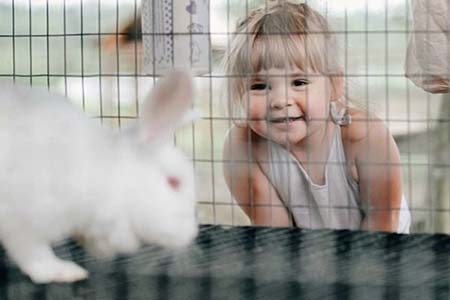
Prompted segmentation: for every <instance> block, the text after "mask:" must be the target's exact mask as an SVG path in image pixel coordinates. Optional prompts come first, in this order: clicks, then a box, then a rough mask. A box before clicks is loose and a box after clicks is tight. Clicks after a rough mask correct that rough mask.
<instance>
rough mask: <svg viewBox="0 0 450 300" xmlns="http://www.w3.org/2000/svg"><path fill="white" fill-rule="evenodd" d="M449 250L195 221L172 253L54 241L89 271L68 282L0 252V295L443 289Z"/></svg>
mask: <svg viewBox="0 0 450 300" xmlns="http://www.w3.org/2000/svg"><path fill="white" fill-rule="evenodd" d="M449 251H450V237H449V236H446V235H426V234H424V235H396V234H382V233H367V232H361V231H356V232H350V231H346V230H344V231H331V230H317V231H310V230H298V229H275V228H258V227H233V228H224V227H221V226H206V225H204V226H202V227H201V233H200V236H199V237H198V239H197V240H196V242H195V244H193V245H192V246H191V247H189V248H188V249H186V250H185V251H182V252H181V253H178V254H177V255H174V254H173V253H169V252H167V251H165V250H163V249H161V248H157V247H146V248H144V249H142V250H141V251H139V252H138V253H137V254H136V255H133V256H123V257H119V258H117V259H114V260H98V259H94V258H92V257H91V256H89V255H87V254H86V253H85V252H83V251H82V250H81V249H80V248H79V247H77V246H76V245H75V244H73V243H64V244H62V245H60V246H58V247H57V253H58V255H60V256H61V257H65V258H71V259H74V260H75V261H76V262H77V263H80V264H81V265H83V266H85V267H86V268H87V269H88V270H89V271H90V277H89V279H88V280H86V281H83V282H80V283H76V284H51V285H41V286H37V285H33V284H31V282H30V281H29V279H28V278H27V277H25V276H24V275H22V274H21V273H20V272H19V271H18V270H17V268H16V267H14V266H12V265H11V264H10V262H9V260H7V259H6V258H5V255H4V253H2V255H1V257H0V258H1V264H0V270H1V273H0V274H1V279H2V280H1V282H0V299H2V300H3V299H5V300H8V299H14V300H15V299H39V300H44V299H124V300H125V299H130V300H131V299H268V300H269V299H270V300H272V299H358V300H359V299H447V298H448V297H449V296H450V293H449V287H450V282H449V278H450V277H449V275H450V262H449V257H448V253H449Z"/></svg>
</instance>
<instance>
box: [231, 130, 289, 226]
mask: <svg viewBox="0 0 450 300" xmlns="http://www.w3.org/2000/svg"><path fill="white" fill-rule="evenodd" d="M248 136H249V133H248V132H247V129H246V128H238V127H233V128H232V129H231V130H230V131H229V132H228V134H227V136H226V138H225V143H224V148H223V159H224V166H223V171H224V176H225V181H226V183H227V185H228V188H229V190H230V191H231V194H232V195H233V197H234V198H235V199H236V201H237V202H238V204H239V205H240V207H241V208H242V210H243V211H244V212H245V214H246V215H247V216H248V217H249V218H250V221H251V222H252V224H254V225H261V226H277V227H286V226H291V223H292V222H291V221H290V219H289V214H288V212H287V211H286V208H285V207H284V205H283V204H282V202H281V200H280V199H279V197H278V195H277V193H276V191H275V189H274V188H273V186H272V184H271V183H270V182H269V180H268V179H267V177H266V175H265V174H264V173H263V171H262V170H261V167H260V165H259V164H258V162H257V161H256V159H255V158H254V157H253V155H252V153H253V151H252V145H251V144H249V141H250V139H249V138H248ZM249 145H250V146H249Z"/></svg>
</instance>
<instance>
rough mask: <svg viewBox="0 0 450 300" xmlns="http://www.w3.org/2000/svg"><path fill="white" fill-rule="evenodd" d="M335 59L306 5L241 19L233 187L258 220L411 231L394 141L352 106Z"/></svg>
mask: <svg viewBox="0 0 450 300" xmlns="http://www.w3.org/2000/svg"><path fill="white" fill-rule="evenodd" d="M336 56H337V55H336V44H335V40H334V36H333V33H332V32H330V29H329V28H328V25H327V22H326V20H325V18H323V17H322V16H321V15H320V14H318V13H317V12H316V11H314V10H312V9H311V8H310V7H309V6H308V5H306V4H293V3H289V2H286V1H280V2H279V3H277V4H275V5H271V6H269V7H264V8H261V9H257V10H254V11H252V12H251V13H250V14H249V15H248V16H247V17H246V18H245V19H243V20H242V21H240V22H238V25H237V30H236V34H235V35H234V38H233V39H232V41H231V44H230V48H229V53H227V56H226V61H225V63H226V65H225V66H226V73H227V75H228V77H229V78H228V83H229V84H228V90H229V91H230V99H231V101H230V102H229V103H230V109H231V113H232V117H233V118H234V119H235V120H237V121H236V122H234V123H235V124H234V125H233V127H232V128H231V129H230V130H229V132H228V133H227V136H226V139H225V143H224V161H225V164H224V174H225V178H226V182H227V184H228V187H229V189H230V191H231V193H232V194H233V196H234V197H235V199H236V200H237V201H238V203H239V205H240V206H241V208H242V209H243V210H244V212H245V213H246V214H247V215H248V217H249V218H250V220H251V221H252V223H253V224H257V225H266V226H297V227H301V228H336V229H366V230H374V231H388V232H402V233H407V232H409V226H410V213H409V210H408V207H407V203H406V201H405V199H404V198H403V197H402V180H401V164H400V157H399V152H398V149H397V146H396V144H395V141H394V139H393V138H392V136H391V134H390V133H389V132H388V130H387V128H386V127H385V126H384V124H383V122H382V121H381V120H380V119H377V118H375V117H374V116H372V115H371V114H369V113H368V112H367V111H364V110H360V109H356V108H351V107H349V106H348V105H346V104H347V103H346V102H345V101H344V100H343V94H344V93H343V92H344V82H343V70H342V68H341V67H340V66H339V64H338V62H337V58H336ZM237 113H238V114H237ZM239 113H240V114H239Z"/></svg>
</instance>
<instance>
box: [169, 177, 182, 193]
mask: <svg viewBox="0 0 450 300" xmlns="http://www.w3.org/2000/svg"><path fill="white" fill-rule="evenodd" d="M167 183H168V184H169V185H170V187H171V188H172V189H174V190H177V191H178V190H179V189H180V186H181V181H180V179H178V178H177V177H174V176H167Z"/></svg>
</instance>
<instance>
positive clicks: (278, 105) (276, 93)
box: [268, 88, 294, 109]
mask: <svg viewBox="0 0 450 300" xmlns="http://www.w3.org/2000/svg"><path fill="white" fill-rule="evenodd" d="M268 97H269V99H268V100H269V106H270V108H271V109H284V108H285V107H289V106H292V105H293V104H294V99H293V97H292V95H291V94H290V93H289V90H287V89H286V88H283V89H276V90H275V89H273V90H270V91H269V95H268Z"/></svg>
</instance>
